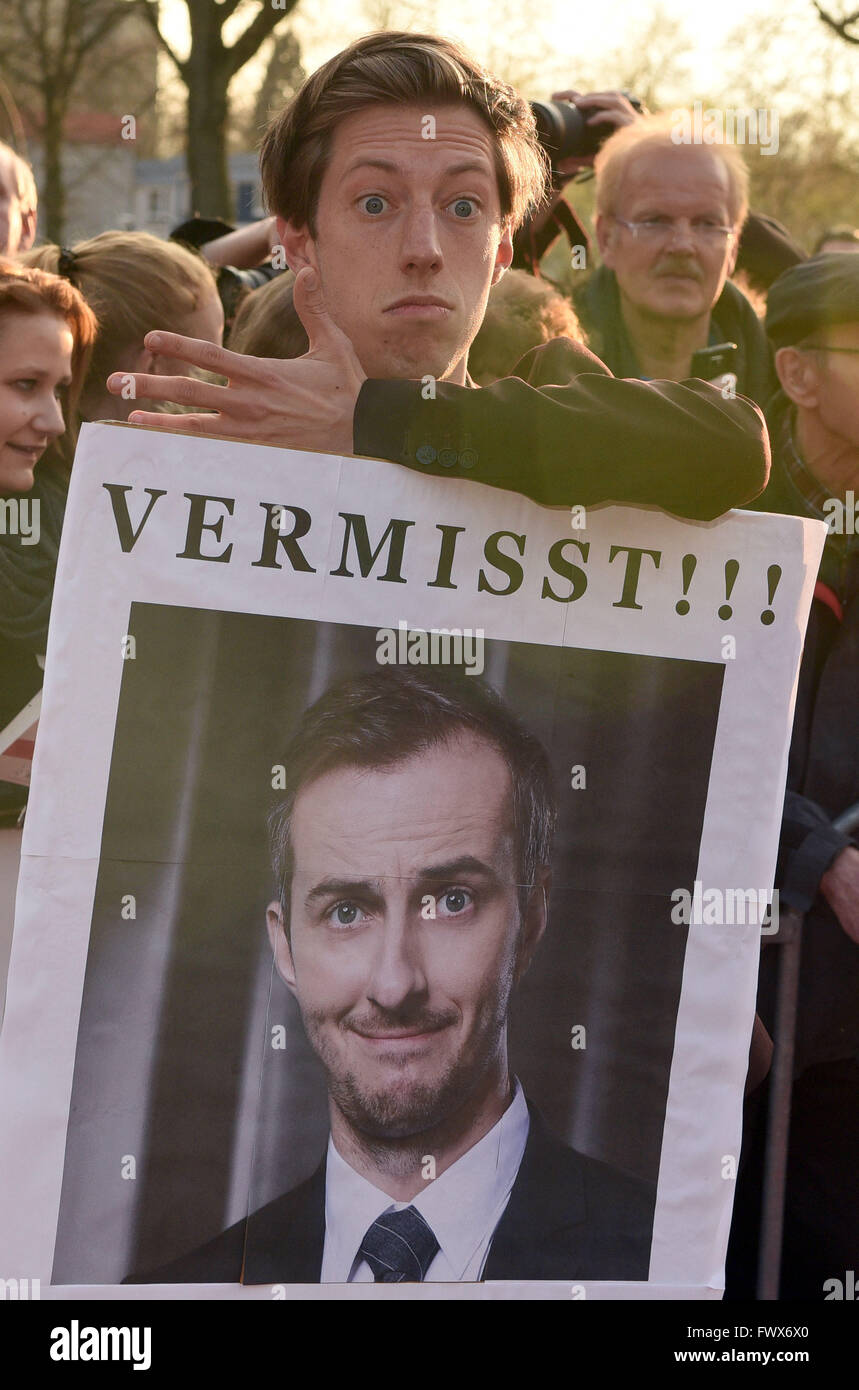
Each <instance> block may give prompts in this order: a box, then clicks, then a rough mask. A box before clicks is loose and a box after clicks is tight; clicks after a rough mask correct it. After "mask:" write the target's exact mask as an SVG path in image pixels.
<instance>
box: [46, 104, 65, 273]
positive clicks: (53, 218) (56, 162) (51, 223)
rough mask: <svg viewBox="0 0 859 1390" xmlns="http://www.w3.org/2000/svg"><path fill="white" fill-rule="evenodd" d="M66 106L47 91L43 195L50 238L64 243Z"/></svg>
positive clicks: (47, 230)
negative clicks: (64, 132) (64, 128)
mask: <svg viewBox="0 0 859 1390" xmlns="http://www.w3.org/2000/svg"><path fill="white" fill-rule="evenodd" d="M64 120H65V108H64V104H63V102H61V101H58V100H57V98H56V96H55V95H54V94H53V93H52V92H51V91H50V90H48V91H46V92H45V125H44V130H43V135H42V140H43V150H44V159H45V168H44V177H43V183H44V187H43V189H42V196H41V198H40V206H41V211H42V213H43V214H44V218H45V235H46V237H47V239H48V241H53V242H56V244H57V245H58V246H60V245H62V241H63V236H64V233H65V224H66V185H65V179H64V177H63V124H64Z"/></svg>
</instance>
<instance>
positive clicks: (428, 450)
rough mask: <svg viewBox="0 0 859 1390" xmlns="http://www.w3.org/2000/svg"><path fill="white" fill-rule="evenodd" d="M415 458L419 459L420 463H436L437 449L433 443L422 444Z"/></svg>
mask: <svg viewBox="0 0 859 1390" xmlns="http://www.w3.org/2000/svg"><path fill="white" fill-rule="evenodd" d="M415 458H416V459H417V461H418V463H426V464H429V463H435V459H436V453H435V449H434V448H433V446H432V445H431V444H422V445H421V447H420V448H419V449H418V450H416V452H415Z"/></svg>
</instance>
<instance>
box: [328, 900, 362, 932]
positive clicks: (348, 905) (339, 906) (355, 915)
mask: <svg viewBox="0 0 859 1390" xmlns="http://www.w3.org/2000/svg"><path fill="white" fill-rule="evenodd" d="M359 914H360V915H359ZM363 915H364V914H363V912H362V910H361V908H360V907H359V906H358V904H357V903H353V902H342V903H335V905H334V907H332V908H329V910H328V912H327V913H326V919H327V921H328V922H330V924H331V926H332V927H354V926H355V925H356V924H357V923H358V922H359V921H360V920H361V919H362V918H363Z"/></svg>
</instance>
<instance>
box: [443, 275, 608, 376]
mask: <svg viewBox="0 0 859 1390" xmlns="http://www.w3.org/2000/svg"><path fill="white" fill-rule="evenodd" d="M553 338H571V339H572V340H573V342H574V343H584V342H585V335H584V333H583V331H582V328H581V325H580V323H579V320H578V317H577V316H576V311H575V309H574V308H573V306H572V304H571V303H570V301H569V300H568V299H567V298H565V296H564V295H562V294H561V293H560V291H559V290H556V289H555V287H554V285H552V284H550V283H549V282H548V281H547V280H542V279H541V280H535V279H534V277H533V275H529V274H528V272H527V271H525V270H508V271H507V273H506V274H505V275H502V277H501V279H500V280H499V281H498V282H497V284H495V285H493V287H492V289H491V290H490V291H489V301H488V303H487V305H486V313H485V314H484V316H483V323H482V324H481V325H480V330H479V332H478V334H477V337H476V338H475V340H474V342H473V343H472V344H471V348H470V349H469V353H468V370H469V373H470V375H471V376H472V377H473V378H474V380H475V381H476V382H477V383H478V385H480V386H488V385H489V384H490V382H493V381H498V380H500V379H501V378H502V377H506V376H510V375H511V374H512V372H513V368H514V367H515V366H516V363H517V362H518V361H519V360H520V358H522V357H524V356H525V353H526V352H529V351H530V349H531V348H534V347H538V346H539V345H540V344H541V343H548V342H550V341H551V340H552V339H553Z"/></svg>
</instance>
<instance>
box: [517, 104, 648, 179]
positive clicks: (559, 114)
mask: <svg viewBox="0 0 859 1390" xmlns="http://www.w3.org/2000/svg"><path fill="white" fill-rule="evenodd" d="M622 95H623V96H625V97H626V99H627V101H628V102H629V103H630V105H631V106H633V107H634V108H635V110H636V111H638V113H639V114H642V113H643V111H644V107H643V106H642V104H641V102H640V101H639V100H638V98H637V97H634V96H631V95H630V93H629V92H624V93H623V94H622ZM531 110H532V111H533V112H534V119H535V120H536V122H537V135H538V137H539V140H540V144H541V145H542V146H543V149H544V150H545V151H546V153H547V154H548V156H549V158H550V159H551V161H552V164H553V166H554V165H556V164H557V163H559V161H560V160H562V159H573V158H578V159H587V158H588V157H589V156H591V155H595V154H596V152H597V150H598V149H599V148H600V146H601V145H602V144H603V143H604V142H605V141H606V140H607V139H608V137H609V136H610V135H612V134H613V133H614V131H615V129H616V127H615V126H613V125H611V124H609V123H606V124H600V125H588V124H587V119H586V117H585V116H583V115H582V113H581V111H580V110H579V109H578V107H577V106H573V105H572V104H571V103H570V102H567V101H532V102H531Z"/></svg>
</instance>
